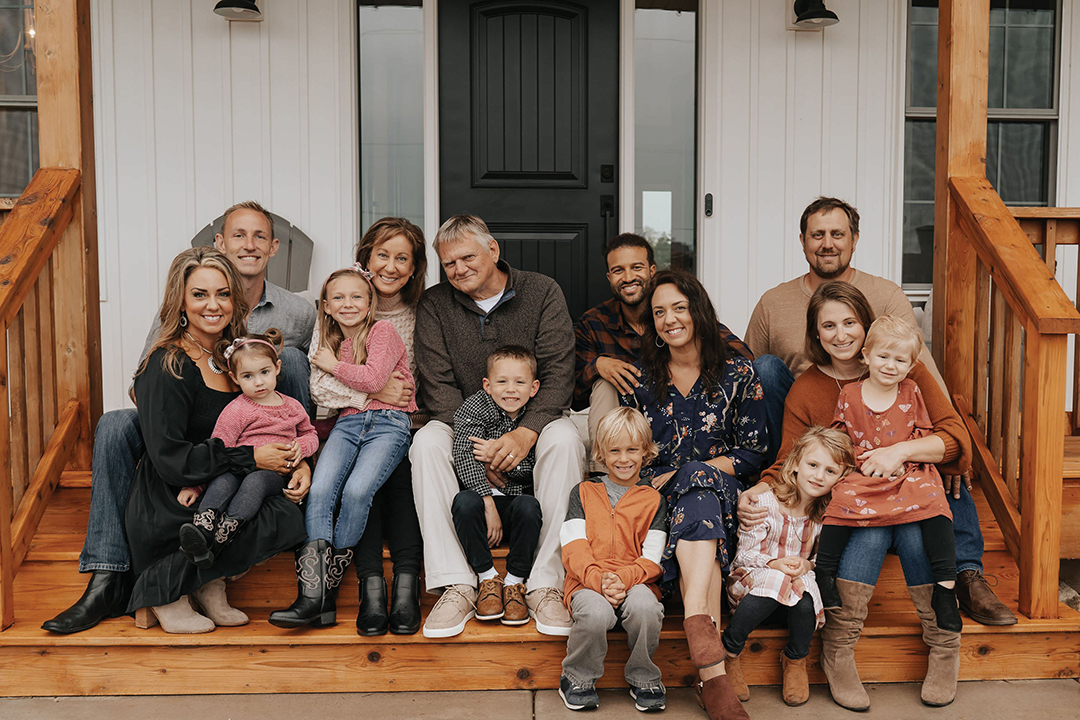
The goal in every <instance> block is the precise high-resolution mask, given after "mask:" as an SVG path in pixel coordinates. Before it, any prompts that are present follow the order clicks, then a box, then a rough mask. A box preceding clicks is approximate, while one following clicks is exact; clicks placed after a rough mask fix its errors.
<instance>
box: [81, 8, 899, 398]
mask: <svg viewBox="0 0 1080 720" xmlns="http://www.w3.org/2000/svg"><path fill="white" fill-rule="evenodd" d="M213 5H214V1H213V0H153V1H147V0H93V2H92V8H93V17H92V22H93V52H94V56H93V62H94V91H95V122H96V126H95V133H96V149H97V154H98V164H97V166H98V197H99V199H98V202H99V208H98V217H99V224H100V226H99V238H100V240H99V242H100V262H101V301H102V313H101V318H102V360H103V363H102V365H103V368H104V371H103V372H104V377H103V378H102V383H103V391H104V398H105V407H106V409H111V408H117V407H121V406H124V405H127V406H130V401H129V400H128V399H127V397H126V389H127V387H128V384H129V382H130V378H131V376H132V373H133V372H134V370H135V368H136V364H137V362H138V359H139V353H140V351H141V349H142V346H143V342H144V339H145V335H146V331H147V329H148V328H149V326H150V323H151V320H152V317H153V315H154V313H155V312H156V311H157V304H158V302H159V299H160V297H161V295H162V291H163V283H164V278H165V274H166V271H167V269H168V265H169V262H170V261H171V260H172V258H173V257H174V256H175V255H176V253H177V252H179V251H180V250H182V249H184V248H185V247H187V246H188V243H189V241H190V238H191V237H192V236H193V235H194V234H195V233H196V232H197V231H198V230H199V229H201V228H202V227H203V226H205V225H206V224H207V223H209V222H210V221H211V220H213V219H214V218H215V217H217V216H218V215H220V214H221V212H222V210H224V208H225V207H227V206H228V205H230V204H231V203H233V202H236V201H240V200H246V199H252V198H254V199H258V200H260V201H261V202H263V203H264V204H265V205H266V206H267V207H269V208H271V209H273V210H274V211H275V212H277V213H278V214H280V215H282V216H284V217H286V218H288V219H289V220H291V221H292V222H293V223H295V224H296V225H298V226H299V227H300V228H301V229H302V230H303V231H304V232H306V233H307V234H308V235H309V236H310V237H311V238H312V239H313V240H314V241H315V253H314V258H313V261H312V269H311V283H312V284H316V285H317V283H318V282H319V280H320V279H321V278H323V277H325V276H326V275H327V274H328V273H329V272H330V271H331V270H333V269H334V268H335V267H339V266H340V265H341V264H343V263H344V262H345V261H346V260H347V259H348V258H349V257H350V256H351V253H352V248H353V245H354V244H355V242H356V240H357V238H358V237H359V232H360V228H359V226H358V225H359V216H360V213H359V207H358V202H359V195H360V192H359V186H360V181H359V161H358V152H359V148H358V137H359V128H358V122H359V120H358V113H357V100H356V98H357V73H356V67H357V63H356V54H357V46H356V44H357V30H356V15H355V12H356V11H355V8H354V5H353V2H352V1H351V0H310V1H307V2H305V1H304V0H264V1H263V2H262V3H260V7H261V8H262V9H263V10H264V12H265V16H266V19H265V21H264V22H262V23H229V22H226V21H225V20H223V19H222V18H220V17H218V16H216V15H214V14H213V12H212V10H213ZM829 7H830V8H831V9H833V10H835V11H836V12H837V14H838V15H839V16H840V18H841V21H840V24H838V25H836V26H833V27H830V28H828V29H826V30H825V31H824V32H794V31H790V30H787V27H786V26H787V15H788V12H789V9H790V2H789V0H760V1H757V2H754V1H752V0H702V7H701V17H700V19H699V22H700V23H701V26H702V44H701V45H700V48H699V49H700V53H701V61H700V63H701V64H700V71H701V74H702V77H703V83H702V92H701V94H700V96H699V98H698V102H699V113H700V115H699V117H700V122H701V123H702V128H703V131H702V137H703V139H704V142H703V143H702V147H700V148H699V160H700V162H699V174H700V178H701V181H700V183H699V197H704V194H705V193H707V192H708V193H712V195H713V197H714V199H715V205H714V208H715V212H714V214H713V216H712V217H711V218H705V217H704V216H703V215H701V216H699V227H700V236H699V237H700V240H699V251H700V257H701V259H700V261H699V275H700V277H701V278H702V280H703V281H704V283H705V285H706V286H707V287H708V289H709V290H710V293H711V294H712V296H713V298H714V300H715V301H716V304H717V306H718V309H719V311H720V314H721V317H722V319H723V321H724V322H725V324H727V325H728V326H729V327H731V328H732V329H735V330H736V331H741V330H743V329H744V328H745V327H746V323H747V320H748V319H749V316H750V312H751V310H752V309H753V306H754V304H755V303H756V302H757V298H758V297H759V296H760V295H761V293H763V292H764V291H765V290H767V289H769V288H770V287H773V286H774V285H776V284H778V283H780V282H783V281H784V280H788V279H790V278H792V277H795V276H796V275H798V274H800V273H802V272H805V260H804V259H803V258H802V254H801V252H800V250H799V245H798V219H799V214H800V212H801V210H802V208H803V207H804V206H805V205H806V204H807V203H808V202H810V200H812V199H813V198H814V197H815V196H817V195H819V194H831V195H838V196H840V197H843V198H846V199H848V200H850V201H851V202H853V203H854V204H856V205H857V206H858V207H859V210H860V212H861V214H862V237H861V242H860V244H859V248H858V251H857V253H856V256H855V264H856V266H857V267H860V268H862V269H864V270H867V271H868V272H872V273H874V274H878V275H884V276H886V277H889V278H892V279H894V280H898V279H899V277H900V257H901V256H900V254H901V247H900V242H899V237H900V225H901V218H900V208H901V197H902V158H903V152H902V141H903V111H904V107H903V58H904V46H905V29H904V9H903V8H904V2H903V0H830V2H829Z"/></svg>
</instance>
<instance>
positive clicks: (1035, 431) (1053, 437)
mask: <svg viewBox="0 0 1080 720" xmlns="http://www.w3.org/2000/svg"><path fill="white" fill-rule="evenodd" d="M1026 336H1027V338H1026V343H1025V347H1024V415H1023V418H1022V420H1021V443H1022V450H1021V455H1020V478H1021V482H1020V612H1022V613H1024V614H1025V615H1027V616H1028V617H1032V618H1056V617H1057V616H1058V571H1059V562H1060V556H1061V502H1062V466H1063V464H1064V457H1065V375H1066V373H1065V364H1066V355H1067V352H1068V338H1067V336H1065V335H1042V334H1040V333H1038V332H1035V331H1034V329H1033V328H1031V327H1030V326H1029V327H1028V328H1027V333H1026Z"/></svg>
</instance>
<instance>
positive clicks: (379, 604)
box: [356, 575, 390, 635]
mask: <svg viewBox="0 0 1080 720" xmlns="http://www.w3.org/2000/svg"><path fill="white" fill-rule="evenodd" d="M389 625H390V616H389V615H387V614H386V578H384V577H383V576H382V575H371V576H369V577H366V578H364V579H363V580H361V581H360V612H359V613H357V615H356V633H357V634H358V635H385V634H386V630H387V628H388V627H389Z"/></svg>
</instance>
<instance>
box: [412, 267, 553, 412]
mask: <svg viewBox="0 0 1080 720" xmlns="http://www.w3.org/2000/svg"><path fill="white" fill-rule="evenodd" d="M498 268H499V270H501V271H503V272H504V273H506V278H507V279H506V288H505V290H504V291H503V296H502V298H500V299H499V302H498V304H497V305H495V307H493V308H492V309H491V312H489V313H486V314H485V313H484V311H483V310H481V309H480V307H479V306H478V305H477V304H476V303H475V302H473V301H472V299H471V298H470V297H469V296H468V295H466V294H465V293H463V292H461V291H459V290H456V289H455V288H454V287H453V286H452V285H451V284H450V283H449V282H442V283H439V284H438V285H436V286H435V287H433V288H428V289H427V290H426V291H425V292H424V296H423V297H422V298H421V299H420V304H419V306H417V308H416V336H415V338H414V343H415V345H414V348H415V350H414V351H415V353H416V366H417V370H418V371H419V374H420V378H419V383H418V385H419V388H420V405H421V406H422V407H423V408H424V409H425V410H427V411H428V412H429V413H430V414H431V417H432V419H434V420H441V421H442V422H444V423H447V424H448V425H450V424H453V422H454V413H455V412H456V411H457V409H458V408H459V407H461V404H462V403H463V402H464V401H465V398H467V397H469V396H470V395H472V394H473V393H475V392H477V391H478V390H480V389H482V387H483V381H484V375H485V374H486V372H487V357H488V355H490V354H491V352H492V351H494V350H496V349H498V348H500V347H502V346H504V345H521V346H522V347H524V348H527V349H528V350H531V351H532V353H533V354H534V355H535V356H536V365H537V379H539V380H540V390H539V391H538V392H537V393H536V397H534V398H533V399H532V400H530V401H529V412H528V413H527V414H526V417H525V418H524V419H523V420H522V423H521V426H522V427H527V428H529V429H530V430H533V431H535V432H537V433H539V432H540V431H541V430H543V428H544V426H545V425H547V424H548V423H549V422H551V421H552V420H555V419H556V418H559V417H561V416H562V414H563V412H564V411H565V410H567V409H568V408H569V407H570V397H571V395H572V393H573V389H574V325H573V322H572V321H571V320H570V313H569V312H568V311H567V309H566V300H565V298H564V297H563V293H562V290H561V289H560V288H559V285H558V283H556V282H555V281H554V280H552V279H551V278H549V277H547V276H546V275H540V274H538V273H533V272H527V271H524V270H514V269H512V268H511V267H510V266H509V265H508V264H507V263H506V262H505V261H504V260H500V261H499V263H498Z"/></svg>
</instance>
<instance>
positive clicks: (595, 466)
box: [589, 380, 619, 473]
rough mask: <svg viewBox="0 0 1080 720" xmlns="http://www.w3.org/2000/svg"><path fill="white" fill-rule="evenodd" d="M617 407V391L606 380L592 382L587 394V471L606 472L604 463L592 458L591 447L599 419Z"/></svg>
mask: <svg viewBox="0 0 1080 720" xmlns="http://www.w3.org/2000/svg"><path fill="white" fill-rule="evenodd" d="M617 407H619V391H618V390H616V389H615V386H614V385H612V384H611V383H609V382H608V381H607V380H597V381H596V382H594V383H593V386H592V392H591V393H590V394H589V471H590V472H602V473H606V472H607V468H606V467H604V463H602V462H597V461H596V460H593V448H595V447H596V428H597V426H598V425H600V420H601V418H603V417H604V416H605V415H607V414H608V413H609V412H611V411H612V410H614V409H615V408H617Z"/></svg>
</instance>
